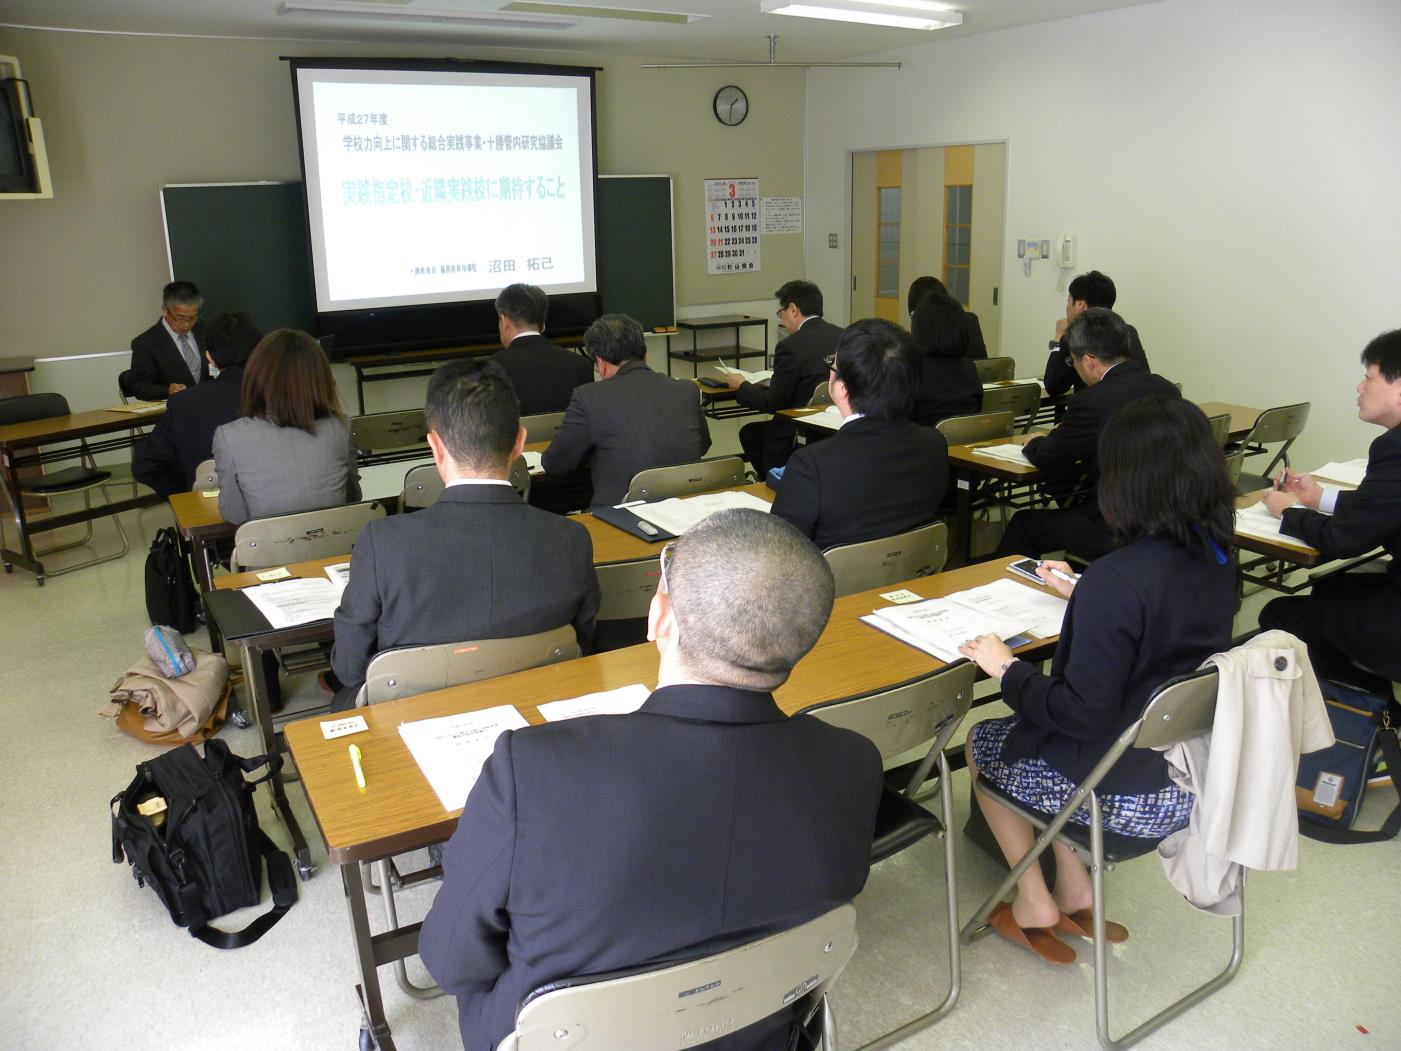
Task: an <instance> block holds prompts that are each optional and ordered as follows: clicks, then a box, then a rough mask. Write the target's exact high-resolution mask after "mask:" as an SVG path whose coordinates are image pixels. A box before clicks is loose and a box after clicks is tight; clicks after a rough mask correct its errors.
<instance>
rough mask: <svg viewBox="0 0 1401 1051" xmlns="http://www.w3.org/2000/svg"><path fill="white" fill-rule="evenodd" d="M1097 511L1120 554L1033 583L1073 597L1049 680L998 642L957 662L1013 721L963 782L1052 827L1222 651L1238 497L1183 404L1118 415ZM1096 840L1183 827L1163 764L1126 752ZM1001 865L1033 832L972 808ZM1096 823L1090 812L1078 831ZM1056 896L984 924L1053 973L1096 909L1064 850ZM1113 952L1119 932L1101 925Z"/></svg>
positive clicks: (1037, 889) (1050, 565)
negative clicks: (1043, 817) (969, 665)
mask: <svg viewBox="0 0 1401 1051" xmlns="http://www.w3.org/2000/svg"><path fill="white" fill-rule="evenodd" d="M1099 464H1100V482H1099V499H1100V507H1101V509H1102V511H1103V513H1104V517H1105V519H1106V520H1107V521H1108V522H1109V524H1110V526H1111V527H1112V528H1113V530H1114V533H1115V535H1116V537H1117V539H1118V541H1119V543H1120V545H1121V546H1120V547H1118V548H1117V549H1116V550H1114V551H1112V552H1110V553H1109V554H1107V555H1105V556H1103V557H1102V558H1099V559H1097V560H1096V561H1095V562H1094V563H1093V564H1092V565H1091V566H1090V567H1089V568H1088V569H1087V570H1086V571H1085V572H1084V574H1083V576H1082V577H1081V578H1080V579H1079V580H1078V582H1076V581H1073V578H1072V579H1065V578H1063V577H1061V576H1058V575H1056V574H1055V573H1054V572H1053V570H1058V571H1059V572H1060V573H1063V574H1066V575H1067V576H1068V575H1069V572H1070V567H1069V566H1067V565H1066V564H1065V563H1063V562H1044V563H1042V565H1041V568H1040V569H1039V570H1038V573H1039V574H1040V576H1041V578H1042V579H1043V580H1044V581H1045V582H1046V583H1047V584H1048V585H1049V586H1050V587H1052V588H1055V589H1056V590H1057V591H1059V592H1060V593H1061V594H1063V595H1066V596H1068V597H1069V598H1070V604H1069V606H1068V608H1067V609H1066V613H1065V622H1064V625H1063V627H1062V628H1061V635H1060V642H1059V644H1058V645H1057V646H1056V652H1055V656H1054V657H1053V658H1052V660H1051V670H1050V674H1048V675H1047V674H1042V673H1041V672H1040V671H1038V670H1037V668H1036V667H1035V666H1034V665H1032V664H1030V663H1028V662H1026V661H1020V660H1017V659H1015V658H1014V657H1013V656H1012V653H1011V651H1010V650H1009V649H1008V648H1007V646H1006V645H1005V644H1004V643H1003V642H1002V641H1001V640H1000V639H998V638H997V637H996V636H995V635H984V636H981V637H980V638H977V639H972V640H970V641H969V642H967V643H965V644H964V645H963V646H962V647H961V652H962V653H963V654H964V655H965V656H967V657H971V658H972V659H973V660H975V661H976V662H977V663H978V666H979V667H981V668H982V669H983V670H984V671H985V672H987V674H988V675H990V676H992V677H993V678H994V679H1000V680H1001V683H1002V696H1003V698H1004V700H1005V701H1006V702H1007V705H1008V706H1009V707H1010V708H1011V709H1012V711H1013V712H1014V713H1015V714H1013V715H1012V716H1010V717H1009V718H1006V719H990V720H987V721H985V722H982V723H979V724H978V725H977V726H975V727H973V730H972V732H971V733H970V734H969V735H968V767H969V769H970V770H974V769H976V770H978V771H979V772H980V773H981V775H982V776H983V777H985V778H987V779H988V780H989V781H990V782H992V783H993V784H995V785H997V787H999V788H1001V789H1002V790H1003V791H1005V792H1007V793H1008V794H1009V795H1011V796H1012V797H1013V798H1015V799H1017V800H1019V801H1021V802H1022V803H1024V804H1025V805H1026V806H1028V807H1030V808H1032V809H1035V810H1039V811H1044V812H1047V813H1054V812H1055V811H1057V810H1059V809H1061V807H1062V806H1064V804H1065V803H1066V802H1067V801H1068V800H1069V799H1070V796H1071V794H1072V793H1073V792H1074V790H1075V787H1076V785H1077V784H1078V783H1079V782H1081V781H1083V780H1084V779H1085V777H1086V776H1087V775H1088V774H1089V772H1090V770H1091V769H1092V768H1093V766H1094V765H1095V763H1096V762H1097V761H1098V760H1099V759H1100V757H1101V756H1103V755H1104V754H1105V753H1106V752H1107V751H1108V750H1109V748H1110V746H1111V745H1112V744H1113V742H1114V740H1115V739H1116V738H1117V737H1118V735H1119V734H1120V733H1122V732H1123V731H1124V729H1126V728H1127V727H1128V726H1129V725H1131V724H1132V723H1133V722H1134V721H1135V720H1136V719H1137V718H1138V717H1139V716H1140V715H1141V714H1142V713H1143V709H1144V706H1145V705H1146V704H1147V701H1148V697H1149V695H1150V694H1151V693H1152V692H1153V690H1154V689H1155V688H1156V687H1158V686H1160V685H1161V684H1162V683H1163V682H1164V681H1166V680H1167V679H1169V678H1171V677H1172V676H1175V675H1181V674H1184V673H1186V672H1190V671H1193V670H1194V669H1196V668H1197V667H1198V666H1199V665H1200V664H1201V663H1202V661H1204V660H1205V659H1206V658H1207V657H1209V656H1211V655H1212V654H1213V653H1217V652H1219V651H1222V650H1225V649H1227V648H1228V647H1229V646H1230V641H1231V621H1232V617H1233V614H1234V610H1235V572H1234V569H1233V568H1232V566H1231V565H1230V560H1229V558H1228V554H1227V552H1228V548H1229V546H1230V542H1231V535H1232V531H1233V515H1234V506H1233V497H1234V489H1233V487H1232V485H1231V483H1230V481H1229V479H1228V478H1227V475H1226V467H1225V462H1224V458H1223V456H1222V453H1221V448H1220V446H1219V445H1218V444H1217V443H1216V441H1215V439H1214V438H1213V436H1212V433H1211V427H1210V425H1209V424H1208V423H1207V421H1206V417H1205V415H1203V414H1202V411H1201V410H1200V409H1198V408H1197V407H1196V406H1195V405H1193V404H1192V403H1191V402H1189V401H1185V400H1182V399H1172V400H1166V399H1159V398H1145V399H1143V400H1141V401H1136V402H1130V403H1129V404H1127V405H1125V406H1124V407H1123V408H1121V409H1120V410H1119V411H1118V412H1117V413H1116V414H1115V415H1114V417H1113V419H1112V420H1110V422H1109V424H1108V425H1107V426H1106V427H1105V429H1104V432H1103V433H1102V435H1101V436H1100V440H1099ZM1099 793H1100V798H1101V803H1102V807H1103V815H1104V827H1105V828H1106V829H1107V830H1108V831H1110V832H1115V833H1118V834H1120V835H1126V836H1140V837H1144V838H1150V839H1153V840H1161V839H1163V838H1165V837H1166V836H1168V835H1170V834H1171V833H1173V832H1175V831H1177V829H1179V828H1182V827H1184V826H1185V825H1186V824H1187V819H1188V817H1189V816H1190V813H1191V808H1192V795H1191V793H1190V792H1185V791H1183V790H1182V789H1179V788H1177V787H1176V786H1175V785H1173V784H1172V782H1171V780H1170V779H1169V777H1168V771H1167V763H1166V761H1165V760H1164V759H1163V757H1162V755H1160V754H1159V753H1157V752H1154V751H1150V750H1146V749H1130V750H1129V751H1128V752H1127V753H1125V755H1124V757H1123V758H1122V759H1121V760H1120V761H1119V762H1118V763H1117V764H1115V766H1114V768H1113V769H1112V770H1110V772H1109V774H1108V775H1107V776H1106V777H1105V778H1104V780H1103V781H1102V782H1101V783H1100V786H1099ZM978 804H979V806H981V807H982V810H983V813H984V814H985V815H986V816H987V820H988V825H989V826H990V827H991V828H992V831H993V834H994V835H995V836H996V837H997V842H998V844H999V845H1000V846H1001V847H1002V852H1003V853H1004V854H1005V855H1006V856H1007V857H1008V859H1009V860H1010V862H1012V863H1015V862H1016V860H1017V859H1019V858H1020V857H1021V856H1022V855H1023V854H1025V853H1026V851H1027V850H1028V849H1029V848H1030V846H1031V844H1032V841H1033V838H1034V837H1035V830H1034V829H1033V828H1032V826H1031V825H1030V824H1029V823H1028V822H1026V821H1025V820H1023V819H1022V818H1020V817H1018V816H1017V815H1015V814H1013V813H1012V812H1011V811H1010V810H1008V809H1007V808H1006V807H1004V806H1002V805H1001V804H999V803H997V802H995V801H993V800H992V799H989V798H986V797H984V796H983V795H981V794H979V795H978ZM1071 820H1072V821H1076V822H1078V823H1080V824H1088V823H1089V812H1088V808H1087V807H1082V808H1081V809H1080V811H1079V812H1078V813H1077V814H1076V815H1075V817H1073V818H1072V819H1071ZM1055 852H1056V864H1057V868H1056V889H1055V894H1054V895H1052V893H1051V892H1050V891H1049V890H1048V889H1047V887H1046V883H1045V880H1044V879H1043V878H1042V875H1041V869H1040V867H1039V866H1036V865H1033V866H1031V867H1030V868H1029V869H1028V870H1027V872H1026V874H1025V875H1024V876H1022V878H1021V880H1019V881H1018V884H1017V889H1018V893H1017V898H1016V901H1015V902H1012V903H1010V904H1007V903H1004V904H1002V905H1000V906H998V907H997V909H995V910H994V911H993V914H992V916H990V917H989V922H990V923H991V925H992V926H993V928H994V929H995V930H996V931H997V932H998V933H999V934H1001V935H1003V936H1004V937H1006V938H1008V939H1009V940H1010V941H1013V942H1016V943H1017V944H1020V945H1023V946H1025V947H1026V948H1029V949H1031V951H1032V952H1034V953H1036V954H1037V955H1038V956H1041V957H1042V958H1043V959H1046V960H1049V961H1051V962H1053V963H1070V962H1073V961H1074V959H1075V952H1074V950H1073V949H1071V948H1070V946H1069V945H1067V944H1065V943H1064V942H1062V941H1060V940H1059V939H1058V938H1056V937H1055V932H1059V933H1064V934H1075V935H1081V936H1086V937H1088V936H1089V932H1090V925H1091V923H1092V922H1093V920H1092V916H1091V914H1090V905H1091V901H1092V894H1091V888H1090V880H1089V875H1088V873H1087V872H1086V871H1085V867H1084V865H1083V864H1081V862H1080V861H1079V860H1078V859H1077V858H1076V857H1075V855H1074V854H1072V853H1071V852H1070V851H1069V850H1068V849H1066V848H1065V847H1062V846H1061V845H1060V844H1056V846H1055ZM1107 929H1108V933H1109V936H1110V937H1109V940H1110V941H1122V940H1124V939H1125V938H1127V937H1128V932H1127V931H1126V930H1124V928H1123V927H1121V926H1120V925H1118V924H1108V925H1107Z"/></svg>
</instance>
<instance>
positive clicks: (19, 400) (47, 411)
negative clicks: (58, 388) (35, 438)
mask: <svg viewBox="0 0 1401 1051" xmlns="http://www.w3.org/2000/svg"><path fill="white" fill-rule="evenodd" d="M67 415H68V399H67V398H65V397H64V396H63V395H62V394H52V393H46V394H17V395H15V396H14V397H13V398H0V427H3V426H8V425H9V424H12V423H29V422H30V421H31V420H47V419H50V418H52V417H54V416H67Z"/></svg>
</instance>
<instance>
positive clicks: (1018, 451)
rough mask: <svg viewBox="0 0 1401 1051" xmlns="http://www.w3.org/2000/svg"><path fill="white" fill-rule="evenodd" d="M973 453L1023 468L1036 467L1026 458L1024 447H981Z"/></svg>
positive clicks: (1010, 445) (1009, 445)
mask: <svg viewBox="0 0 1401 1051" xmlns="http://www.w3.org/2000/svg"><path fill="white" fill-rule="evenodd" d="M973 453H974V454H975V455H977V456H991V457H993V458H994V459H997V460H1008V461H1010V462H1012V463H1016V464H1021V465H1022V466H1023V467H1035V466H1036V465H1035V464H1034V463H1032V462H1031V461H1030V460H1028V459H1027V458H1026V453H1025V452H1023V451H1022V447H1021V446H1020V445H1016V444H1007V445H980V446H979V447H978V448H976V449H974V450H973Z"/></svg>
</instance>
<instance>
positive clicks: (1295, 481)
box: [1275, 470, 1323, 511]
mask: <svg viewBox="0 0 1401 1051" xmlns="http://www.w3.org/2000/svg"><path fill="white" fill-rule="evenodd" d="M1275 488H1276V489H1278V490H1279V491H1280V492H1282V493H1293V494H1294V495H1295V496H1296V497H1298V498H1299V503H1301V504H1303V505H1304V506H1305V507H1311V508H1313V509H1314V510H1315V511H1317V510H1318V501H1319V498H1320V497H1322V496H1323V486H1321V485H1319V484H1318V483H1317V482H1315V481H1314V480H1313V477H1312V476H1311V475H1307V474H1295V473H1294V472H1293V471H1290V470H1285V472H1284V473H1283V474H1281V475H1280V476H1279V477H1278V478H1276V479H1275Z"/></svg>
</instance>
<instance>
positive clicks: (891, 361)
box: [773, 318, 949, 548]
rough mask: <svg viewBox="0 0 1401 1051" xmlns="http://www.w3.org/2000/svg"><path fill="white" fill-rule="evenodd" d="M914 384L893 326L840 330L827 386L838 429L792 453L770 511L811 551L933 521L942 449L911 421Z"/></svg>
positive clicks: (944, 465)
mask: <svg viewBox="0 0 1401 1051" xmlns="http://www.w3.org/2000/svg"><path fill="white" fill-rule="evenodd" d="M919 377H920V363H919V359H918V357H917V356H916V355H915V352H914V348H913V347H912V346H911V344H910V337H909V334H908V333H906V332H905V330H904V329H902V328H900V326H899V325H895V324H892V323H891V322H889V321H882V320H880V319H879V318H867V319H866V320H865V321H857V322H855V323H854V324H852V325H850V326H848V327H847V329H846V331H845V332H843V333H842V337H841V339H839V340H838V341H837V349H836V352H835V358H834V360H833V361H832V365H831V378H830V379H829V380H828V390H830V391H831V394H832V402H833V404H835V405H836V406H837V409H838V410H839V411H840V412H841V414H842V426H841V429H840V430H839V431H837V433H836V434H835V435H833V436H832V437H831V438H828V439H826V440H824V441H820V442H813V443H811V444H809V445H805V446H803V447H802V448H801V449H798V450H797V451H796V452H794V453H793V455H792V457H791V458H790V459H789V460H788V465H787V466H786V467H785V468H784V470H783V480H782V481H781V482H780V483H779V486H778V496H777V497H776V498H775V499H774V502H773V513H774V514H776V515H778V516H779V517H780V518H783V519H786V520H787V521H789V522H792V523H793V525H795V526H797V528H798V529H799V530H800V531H801V532H802V533H803V534H805V535H806V536H808V537H810V538H811V539H812V541H813V543H815V544H816V545H817V546H818V547H819V548H829V547H834V546H836V545H837V544H854V543H857V542H858V541H861V540H876V539H878V538H880V537H886V536H893V535H894V534H896V533H903V532H904V531H905V530H907V529H913V528H915V527H916V526H921V525H925V524H926V523H928V522H932V521H934V519H935V518H936V517H938V514H939V503H940V501H941V500H942V499H943V497H944V490H945V489H947V488H948V482H949V462H948V455H949V447H948V443H947V442H945V441H944V436H943V435H942V434H940V433H939V432H938V431H936V430H934V429H933V428H932V427H921V426H919V425H918V424H915V423H913V422H911V420H910V410H911V409H912V407H913V406H914V401H915V393H916V391H918V389H919Z"/></svg>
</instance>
